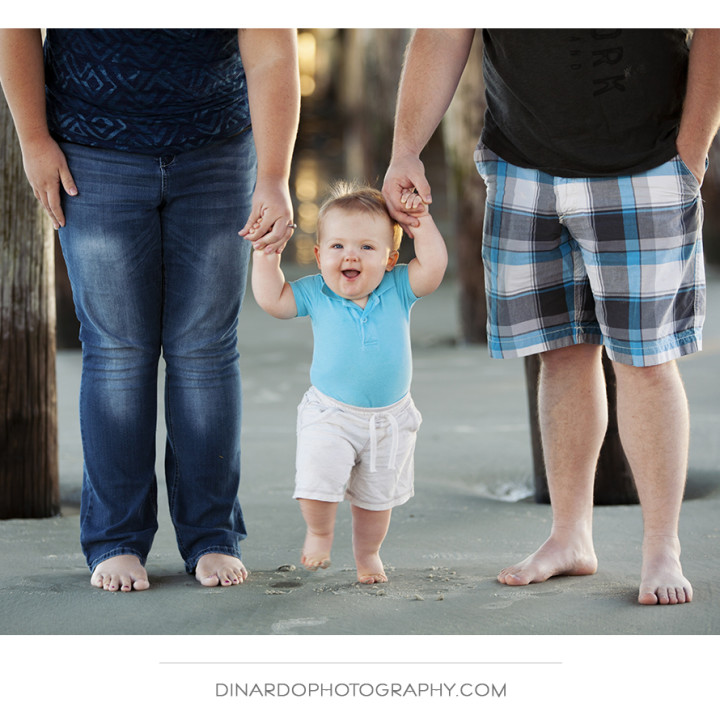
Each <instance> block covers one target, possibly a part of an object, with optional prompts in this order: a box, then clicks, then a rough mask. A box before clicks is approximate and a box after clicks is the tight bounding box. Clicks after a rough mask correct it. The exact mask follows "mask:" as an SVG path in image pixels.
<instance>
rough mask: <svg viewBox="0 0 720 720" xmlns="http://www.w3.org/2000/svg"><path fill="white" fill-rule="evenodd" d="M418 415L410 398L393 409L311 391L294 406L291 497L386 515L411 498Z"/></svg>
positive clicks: (398, 403) (403, 400) (407, 396)
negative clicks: (345, 503)
mask: <svg viewBox="0 0 720 720" xmlns="http://www.w3.org/2000/svg"><path fill="white" fill-rule="evenodd" d="M421 422H422V416H421V415H420V413H419V412H418V410H417V408H416V407H415V404H414V403H413V401H412V398H411V397H410V394H409V393H408V394H407V395H406V396H405V397H404V398H402V399H401V400H399V401H398V402H396V403H395V404H393V405H388V406H387V407H381V408H362V407H355V406H354V405H346V404H344V403H341V402H339V401H337V400H334V399H333V398H331V397H328V396H327V395H324V394H323V393H321V392H320V391H319V390H318V389H317V388H315V387H311V388H310V389H309V390H308V391H307V392H306V393H305V396H304V397H303V399H302V402H301V403H300V405H299V406H298V421H297V455H296V475H295V494H294V495H293V497H294V498H303V499H307V500H322V501H325V502H340V501H341V500H343V499H346V500H348V501H349V502H350V503H352V504H353V505H356V506H357V507H360V508H363V509H365V510H389V509H390V508H393V507H395V506H396V505H402V504H403V503H404V502H407V501H408V500H409V499H410V498H411V497H412V496H413V494H414V489H413V479H414V451H415V438H416V437H417V431H418V428H419V427H420V423H421Z"/></svg>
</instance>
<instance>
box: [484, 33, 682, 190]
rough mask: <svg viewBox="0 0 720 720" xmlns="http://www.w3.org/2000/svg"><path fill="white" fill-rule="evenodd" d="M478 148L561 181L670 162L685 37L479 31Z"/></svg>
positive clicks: (672, 152)
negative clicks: (482, 93) (481, 122)
mask: <svg viewBox="0 0 720 720" xmlns="http://www.w3.org/2000/svg"><path fill="white" fill-rule="evenodd" d="M483 41H484V71H483V74H484V78H485V87H486V97H487V105H488V107H487V112H486V114H485V126H484V129H483V133H482V137H481V139H482V142H483V143H484V144H485V145H486V146H487V147H489V148H490V149H491V150H492V151H493V152H495V153H496V154H497V155H499V156H500V157H502V158H503V159H505V160H507V161H508V162H510V163H513V164H514V165H520V166H521V167H531V168H535V169H539V170H543V171H545V172H548V173H550V174H551V175H558V176H561V177H595V176H600V177H601V176H609V175H619V174H629V173H632V172H642V171H644V170H649V169H650V168H653V167H656V166H658V165H661V164H662V163H664V162H666V161H667V160H669V159H670V158H672V157H673V156H674V155H675V154H676V150H675V138H676V135H677V127H678V124H679V122H680V114H681V111H682V103H683V98H684V94H685V85H686V79H687V61H688V42H687V32H686V31H685V30H648V29H638V30H565V29H561V30H484V31H483Z"/></svg>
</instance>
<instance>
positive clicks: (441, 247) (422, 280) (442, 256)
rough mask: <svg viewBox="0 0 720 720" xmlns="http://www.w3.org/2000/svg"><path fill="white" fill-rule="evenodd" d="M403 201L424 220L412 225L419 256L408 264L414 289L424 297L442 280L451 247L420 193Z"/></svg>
mask: <svg viewBox="0 0 720 720" xmlns="http://www.w3.org/2000/svg"><path fill="white" fill-rule="evenodd" d="M402 202H403V204H404V205H405V208H406V211H407V212H408V213H410V214H411V215H413V216H414V217H416V218H417V219H418V220H419V221H420V224H419V225H418V226H416V227H413V229H412V232H413V240H414V243H415V257H414V258H413V260H411V261H410V263H409V264H408V277H409V280H410V287H411V289H412V291H413V293H414V294H415V295H416V296H417V297H423V295H429V294H430V293H431V292H434V291H435V290H437V288H438V287H439V286H440V283H441V282H442V279H443V276H444V275H445V269H446V268H447V263H448V254H447V248H446V247H445V241H444V240H443V237H442V235H441V234H440V231H439V230H438V229H437V226H436V225H435V222H434V221H433V219H432V217H431V216H430V213H429V212H428V209H427V205H425V204H424V203H423V202H422V200H421V199H420V196H419V195H417V194H416V193H409V192H408V193H405V194H404V196H403V199H402Z"/></svg>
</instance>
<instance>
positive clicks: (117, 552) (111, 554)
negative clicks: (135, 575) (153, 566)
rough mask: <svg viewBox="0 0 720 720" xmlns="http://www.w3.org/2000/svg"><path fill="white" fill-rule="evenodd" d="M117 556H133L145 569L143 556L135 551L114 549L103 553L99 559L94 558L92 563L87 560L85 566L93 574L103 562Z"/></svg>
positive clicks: (121, 548) (122, 548) (120, 548)
mask: <svg viewBox="0 0 720 720" xmlns="http://www.w3.org/2000/svg"><path fill="white" fill-rule="evenodd" d="M118 555H134V556H135V557H136V558H137V559H138V560H140V564H141V565H142V566H143V567H145V561H146V560H147V558H146V557H145V556H144V555H141V554H140V553H139V552H137V550H133V549H132V548H124V547H119V548H114V549H113V550H110V551H108V552H106V553H103V554H102V555H100V557H98V558H96V559H95V560H93V561H92V562H91V561H90V559H89V558H88V561H87V564H88V567H89V568H90V572H95V568H96V567H97V566H98V565H99V564H100V563H101V562H105V560H109V559H110V558H113V557H117V556H118Z"/></svg>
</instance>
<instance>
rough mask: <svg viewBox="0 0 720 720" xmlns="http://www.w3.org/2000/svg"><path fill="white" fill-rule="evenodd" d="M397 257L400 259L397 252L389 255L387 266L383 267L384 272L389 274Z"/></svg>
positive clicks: (394, 251)
mask: <svg viewBox="0 0 720 720" xmlns="http://www.w3.org/2000/svg"><path fill="white" fill-rule="evenodd" d="M399 257H400V252H399V251H398V250H393V251H392V252H391V253H390V257H389V258H388V262H387V265H386V266H385V272H390V271H391V270H392V269H393V268H394V267H395V265H396V264H397V261H398V258H399Z"/></svg>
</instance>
